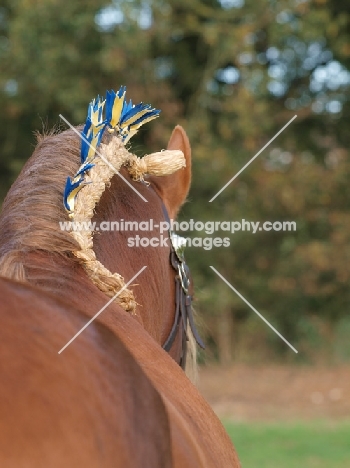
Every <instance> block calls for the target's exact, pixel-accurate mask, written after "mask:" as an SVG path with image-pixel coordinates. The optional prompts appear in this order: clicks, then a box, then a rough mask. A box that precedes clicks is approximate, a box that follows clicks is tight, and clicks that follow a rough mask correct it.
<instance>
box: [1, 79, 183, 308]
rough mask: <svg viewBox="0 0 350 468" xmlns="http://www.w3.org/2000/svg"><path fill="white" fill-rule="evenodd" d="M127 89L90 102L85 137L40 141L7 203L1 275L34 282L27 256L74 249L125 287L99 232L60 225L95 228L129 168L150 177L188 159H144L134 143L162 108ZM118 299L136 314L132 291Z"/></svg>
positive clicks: (104, 285)
mask: <svg viewBox="0 0 350 468" xmlns="http://www.w3.org/2000/svg"><path fill="white" fill-rule="evenodd" d="M125 91H126V90H125V87H121V88H120V89H119V91H118V92H117V93H115V92H114V91H109V92H107V95H106V99H105V100H102V99H101V98H100V97H98V98H97V99H94V100H93V101H92V102H91V103H90V105H89V108H88V116H87V120H86V123H85V126H84V128H83V131H82V133H81V135H82V139H81V141H80V142H77V138H76V137H75V136H74V134H73V132H72V131H67V132H63V133H62V134H58V135H50V136H48V137H45V138H43V139H42V140H41V141H40V142H39V144H38V146H37V148H36V150H35V152H34V154H33V156H32V158H30V160H29V161H28V163H27V164H26V165H25V167H24V168H23V170H22V172H21V174H20V176H19V177H18V179H17V180H16V182H15V183H14V185H13V186H12V188H11V189H10V191H9V193H8V195H7V197H6V199H5V201H4V205H3V211H2V214H1V216H0V225H1V226H2V231H1V239H0V274H2V275H4V276H7V277H10V278H13V279H17V280H20V281H26V280H27V273H26V261H25V259H26V255H27V254H28V253H29V252H31V251H33V250H41V251H48V252H52V253H58V254H61V255H64V256H67V255H68V256H70V257H71V256H72V255H73V258H75V259H76V260H77V262H78V263H79V264H81V265H82V266H83V267H84V269H85V271H86V273H87V275H88V276H89V277H90V279H91V280H92V281H93V282H94V284H95V285H96V286H97V287H98V288H99V289H100V290H101V291H103V292H104V293H105V294H106V295H108V296H110V297H113V296H115V295H116V294H117V293H118V292H120V290H121V289H122V288H123V287H124V286H125V283H124V279H123V278H122V277H121V276H120V275H119V274H118V273H116V272H114V273H113V272H110V271H109V270H108V269H107V268H105V267H104V266H103V265H102V264H101V263H100V262H99V261H98V260H97V259H96V255H95V252H94V250H93V232H91V231H89V230H83V231H74V230H71V231H70V232H67V231H60V229H59V221H62V220H64V219H66V220H71V221H74V222H84V223H85V226H87V224H86V223H88V222H89V221H91V219H92V217H93V215H94V210H95V207H96V205H97V204H98V202H99V200H100V198H101V196H102V194H103V192H104V190H105V188H106V187H107V186H108V185H109V183H110V180H111V179H112V177H113V176H114V175H115V173H117V172H119V170H120V168H121V167H122V166H124V167H126V168H127V169H128V171H129V173H130V175H131V176H132V177H133V179H134V180H143V177H144V175H145V174H151V175H155V176H164V175H170V174H172V173H173V172H175V171H177V170H178V169H180V168H182V167H184V166H185V164H186V163H185V158H184V155H183V153H182V152H181V151H177V150H176V151H161V152H159V153H153V154H150V155H146V156H144V157H143V158H138V157H137V156H135V155H134V154H132V153H131V152H130V151H129V150H128V149H127V148H126V146H125V145H126V144H127V142H128V141H129V140H130V138H131V137H132V136H133V135H134V134H135V133H136V132H137V131H138V129H139V128H140V127H141V125H143V124H144V123H146V122H148V121H150V120H152V119H153V118H156V117H158V115H159V111H158V110H156V109H153V108H152V107H151V106H150V105H148V104H143V103H140V104H138V105H133V104H132V102H131V101H129V102H127V101H126V100H125ZM104 112H105V114H104ZM77 144H78V145H79V146H78V147H77ZM79 150H80V165H78V164H79V162H78V160H77V152H78V151H79ZM67 176H68V178H67ZM64 180H65V181H66V186H65V187H64ZM62 194H63V203H62ZM141 203H142V202H141ZM117 301H118V302H119V303H120V305H121V306H122V307H123V308H124V309H125V310H127V311H130V312H133V311H134V309H135V307H136V302H135V300H134V296H133V293H132V291H130V290H128V289H124V290H123V291H122V292H121V293H120V294H119V296H118V298H117Z"/></svg>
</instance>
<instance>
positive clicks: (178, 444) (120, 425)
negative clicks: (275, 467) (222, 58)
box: [0, 127, 240, 468]
mask: <svg viewBox="0 0 350 468" xmlns="http://www.w3.org/2000/svg"><path fill="white" fill-rule="evenodd" d="M79 149H80V141H79V138H78V137H77V136H76V135H75V133H74V132H73V131H71V130H68V131H65V132H62V133H60V134H52V135H48V136H45V137H40V140H39V143H38V146H37V148H36V150H35V152H34V154H33V155H32V157H31V158H30V159H29V161H28V162H27V164H26V165H25V167H24V168H23V170H22V172H21V174H20V176H19V177H18V179H17V180H16V182H15V183H14V184H13V186H12V188H11V189H10V191H9V193H8V195H7V197H6V199H5V202H4V205H3V211H2V214H1V216H0V229H1V234H0V274H1V275H2V276H3V277H6V278H2V279H0V297H1V304H0V314H1V327H0V340H1V347H0V368H1V384H0V401H1V403H0V405H1V408H0V414H1V418H0V466H1V467H4V468H22V467H23V468H27V467H28V468H34V467H35V468H41V467H43V468H44V467H45V468H47V467H50V468H56V467H57V468H58V467H59V468H61V467H68V468H69V467H84V468H95V467H103V468H109V467H111V468H112V467H113V468H118V467H123V468H124V467H151V468H156V467H159V468H163V467H170V466H174V467H179V468H184V467H191V468H193V467H220V468H221V467H225V468H226V467H233V468H236V467H239V466H240V465H239V461H238V458H237V455H236V452H235V450H234V448H233V446H232V443H231V441H230V439H229V437H228V435H227V434H226V432H225V430H224V428H223V426H222V424H221V422H220V421H219V419H218V418H217V417H216V415H215V414H214V413H213V411H212V409H211V408H210V406H209V405H208V403H207V402H206V401H205V400H204V399H203V397H202V396H201V395H200V394H199V392H198V391H197V389H196V387H195V386H194V385H193V384H192V383H191V381H190V380H189V379H188V377H187V376H186V374H185V373H184V371H183V370H182V369H181V367H180V366H179V365H178V364H179V362H180V359H181V353H182V345H183V343H182V339H181V336H180V333H177V334H176V337H175V340H174V342H173V344H172V346H171V349H170V352H169V353H167V352H166V351H164V349H163V348H162V345H163V344H164V342H165V341H166V340H167V338H168V336H169V333H170V331H171V329H172V327H173V322H174V314H175V275H176V272H175V271H174V269H173V268H172V267H171V264H170V261H169V255H170V247H169V245H164V246H159V247H157V248H153V247H149V248H144V247H132V248H129V247H127V237H129V236H130V233H128V232H125V231H124V232H119V231H118V232H99V233H98V235H97V234H96V235H95V237H94V250H95V253H96V257H97V259H98V260H99V261H100V262H101V263H102V264H103V265H105V266H106V267H107V268H108V269H109V270H110V271H117V272H118V273H120V274H121V275H122V276H123V277H124V278H125V281H127V280H129V279H130V278H132V277H133V276H134V275H135V274H136V273H137V272H138V271H139V270H140V269H141V268H142V267H143V266H147V268H146V269H145V270H144V271H143V272H142V273H141V274H140V276H139V277H138V278H137V281H136V282H137V284H136V285H133V286H132V289H133V292H134V295H135V298H136V301H137V303H138V306H137V308H136V315H132V314H130V313H128V312H126V311H125V310H124V309H123V308H122V307H121V306H120V305H119V304H118V303H117V302H113V303H111V304H110V305H109V306H108V308H107V309H106V310H104V312H103V313H101V314H100V315H99V316H98V317H97V318H96V320H94V321H93V322H92V323H91V325H89V326H88V327H87V328H86V329H85V330H84V331H83V332H82V333H81V334H80V335H79V336H78V337H77V338H76V339H75V340H74V341H73V342H72V343H71V344H70V345H69V346H68V347H67V348H66V349H65V350H64V351H63V352H62V353H61V354H58V351H59V350H60V349H61V348H62V347H63V346H64V345H65V344H66V343H67V342H68V341H69V340H70V339H71V338H72V337H73V336H74V335H75V334H76V333H77V332H78V331H79V330H80V329H81V328H82V327H83V326H84V325H85V324H86V323H87V322H88V321H89V319H90V318H92V317H93V316H94V315H95V314H96V312H97V311H98V310H100V309H101V308H102V307H103V306H104V305H105V304H106V302H107V300H108V298H107V297H106V296H105V295H104V293H103V292H101V291H100V290H99V289H98V288H97V287H96V286H95V285H94V284H93V283H92V282H91V280H90V279H89V278H88V276H87V275H86V273H85V271H84V269H83V268H82V266H81V264H80V263H79V261H77V259H76V258H75V257H74V256H73V255H72V251H74V250H75V249H76V247H77V246H76V243H75V241H74V239H73V238H72V237H71V236H70V235H69V233H68V232H65V231H61V230H60V229H59V221H60V220H63V219H66V215H65V213H64V210H63V207H62V201H61V200H62V187H63V186H64V183H65V179H66V176H67V173H74V171H76V169H77V167H78V166H79ZM168 149H179V150H181V151H182V152H183V153H184V155H185V158H186V168H184V169H182V170H179V171H177V172H175V173H174V174H172V175H169V176H162V177H154V176H152V177H149V178H148V182H149V184H142V183H140V182H134V181H133V180H132V179H131V178H130V176H129V174H128V172H127V171H124V169H122V170H121V173H122V175H123V176H124V177H125V178H127V180H128V181H129V183H130V184H132V185H133V186H134V187H135V188H136V189H137V191H138V192H140V193H141V194H142V195H143V196H144V197H145V198H146V199H147V201H148V203H145V202H144V201H142V200H141V199H140V197H139V196H138V194H137V193H135V192H134V191H133V190H131V189H130V187H128V185H127V184H125V182H124V181H122V180H121V179H120V178H119V177H118V176H117V175H115V176H114V177H113V179H112V181H111V184H110V187H109V188H108V189H107V190H106V191H105V192H104V194H103V195H102V198H101V200H100V202H99V203H98V205H97V207H96V212H95V218H94V221H96V222H100V221H114V220H118V219H119V220H120V219H124V220H132V221H136V222H141V221H144V220H150V219H153V220H154V224H155V225H157V224H158V225H159V223H160V222H161V221H164V209H163V206H165V208H166V211H167V212H168V214H169V217H170V218H175V216H176V214H177V213H178V211H179V208H180V207H181V205H182V204H183V202H184V201H185V199H186V196H187V193H188V190H189V186H190V180H191V154H190V153H191V151H190V145H189V142H188V139H187V136H186V134H185V132H184V131H183V129H182V128H181V127H176V128H175V130H174V131H173V134H172V136H171V138H170V141H169V144H168ZM136 234H137V232H133V233H132V236H135V235H136ZM139 234H140V235H142V236H143V237H145V235H147V236H150V237H151V236H152V237H154V236H155V235H156V236H159V234H160V233H159V232H157V233H156V234H155V233H154V232H151V233H146V232H139Z"/></svg>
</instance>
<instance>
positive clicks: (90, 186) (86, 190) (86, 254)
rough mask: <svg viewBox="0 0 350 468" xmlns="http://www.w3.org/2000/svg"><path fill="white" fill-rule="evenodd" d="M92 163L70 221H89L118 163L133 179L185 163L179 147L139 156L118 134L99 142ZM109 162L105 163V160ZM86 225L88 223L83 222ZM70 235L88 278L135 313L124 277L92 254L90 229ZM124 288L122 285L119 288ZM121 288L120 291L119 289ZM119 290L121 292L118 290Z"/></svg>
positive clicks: (168, 171)
mask: <svg viewBox="0 0 350 468" xmlns="http://www.w3.org/2000/svg"><path fill="white" fill-rule="evenodd" d="M99 154H101V155H102V156H103V158H101V157H98V156H97V157H96V159H95V160H94V163H95V166H94V167H93V168H92V169H91V170H90V176H89V177H86V182H88V183H87V185H85V186H84V187H83V188H82V189H81V190H80V191H79V193H78V195H77V199H76V202H75V209H74V222H77V223H89V222H90V221H91V219H92V217H93V215H94V210H95V207H96V205H97V203H98V202H99V200H100V198H101V196H102V194H103V192H104V191H105V189H106V185H107V184H108V183H109V182H110V180H111V178H112V177H113V175H114V174H115V173H116V172H119V170H120V168H121V166H123V165H126V167H127V168H128V170H129V172H130V174H131V176H132V177H133V178H134V179H135V180H143V176H144V174H146V173H147V174H152V175H156V176H162V175H170V174H172V173H174V172H175V171H177V170H178V169H180V168H182V167H184V166H185V165H186V161H185V158H184V155H183V153H182V151H177V150H175V151H168V150H167V151H161V152H159V153H153V154H149V155H146V156H144V158H142V159H140V158H138V157H137V156H135V155H134V154H131V153H129V151H128V150H127V149H126V148H125V146H124V143H123V142H122V140H121V139H120V138H119V137H116V136H115V137H113V138H112V140H111V141H110V142H109V143H108V144H103V143H102V144H101V146H100V148H99ZM106 160H107V161H108V162H109V163H110V164H106V162H105V161H106ZM86 226H88V224H86ZM71 234H72V236H73V237H74V239H75V240H76V241H77V242H78V244H79V245H80V247H81V249H80V250H77V251H75V252H73V254H74V255H75V257H77V258H78V259H79V260H80V261H81V263H82V265H83V268H84V269H85V271H86V273H87V275H88V276H89V277H90V279H91V280H92V282H93V283H94V284H95V285H96V286H97V287H98V288H99V289H100V290H101V291H102V292H104V293H105V294H106V295H107V296H109V297H114V296H115V295H116V294H117V293H119V294H118V297H116V301H117V302H118V303H119V305H120V306H121V307H123V309H124V310H126V311H128V312H131V313H135V308H136V301H135V298H134V294H133V292H132V291H131V290H129V289H127V288H125V282H124V278H123V277H122V276H121V275H119V274H118V273H111V272H110V271H109V270H108V269H107V268H106V267H104V266H103V265H102V263H101V262H99V261H98V260H97V258H96V255H95V252H94V250H93V232H92V231H91V230H88V229H86V230H82V231H72V232H71ZM123 288H125V289H123ZM122 289H123V291H121V290H122ZM120 291H121V292H120Z"/></svg>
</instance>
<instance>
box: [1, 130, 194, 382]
mask: <svg viewBox="0 0 350 468" xmlns="http://www.w3.org/2000/svg"><path fill="white" fill-rule="evenodd" d="M78 129H79V130H80V129H81V128H78ZM107 138H108V136H107ZM103 140H105V139H103ZM80 145H81V141H80V138H79V137H78V136H77V135H76V133H75V132H74V131H73V130H66V131H63V132H60V133H58V132H57V131H55V130H54V131H51V132H49V133H48V134H38V135H37V146H36V148H35V150H34V153H33V155H32V156H31V158H30V159H29V160H28V161H27V163H26V164H25V165H24V167H23V169H22V171H21V173H20V175H19V176H18V178H17V179H16V181H15V182H14V183H13V185H12V187H11V188H10V190H9V192H8V194H7V196H6V198H5V200H4V203H3V206H2V211H1V214H0V226H1V232H0V276H4V277H7V278H10V279H14V280H17V281H21V282H30V283H35V284H37V285H40V287H42V288H44V289H47V290H50V289H56V288H59V283H64V282H65V279H66V278H65V274H67V277H69V280H70V277H71V271H72V267H73V268H74V269H75V268H78V267H79V266H80V265H82V261H81V259H79V258H77V257H76V256H75V255H74V254H73V253H74V252H76V251H79V250H80V248H81V246H80V245H79V243H78V242H77V241H76V240H75V239H74V237H73V236H72V235H71V232H69V231H68V230H61V229H60V228H59V223H60V222H67V220H68V217H67V212H66V211H65V208H64V205H63V200H62V192H63V188H64V186H65V183H66V179H67V175H68V174H75V173H76V172H77V170H78V168H79V166H80ZM35 255H40V261H35V262H34V263H33V259H34V258H35ZM58 259H60V260H61V262H62V261H63V262H62V263H63V264H65V267H63V268H60V269H59V270H57V269H56V267H57V261H58ZM68 283H69V281H68ZM53 285H54V286H53ZM66 286H67V283H66V284H65V287H66ZM124 292H125V293H126V292H127V290H126V291H124ZM189 337H190V345H189V347H188V353H189V355H188V358H187V364H186V373H187V374H188V375H191V376H192V378H193V376H195V375H196V369H197V368H196V343H195V340H194V338H193V336H192V333H189Z"/></svg>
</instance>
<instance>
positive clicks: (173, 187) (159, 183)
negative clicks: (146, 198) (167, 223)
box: [149, 125, 191, 219]
mask: <svg viewBox="0 0 350 468" xmlns="http://www.w3.org/2000/svg"><path fill="white" fill-rule="evenodd" d="M167 149H168V150H181V151H182V152H183V154H184V156H185V159H186V167H184V168H183V169H179V170H178V171H176V172H175V173H174V174H172V175H169V176H162V177H154V176H152V177H150V178H149V181H150V182H151V183H152V185H153V186H154V188H155V189H156V191H157V192H158V193H159V195H160V196H161V198H162V200H163V202H164V204H165V207H166V209H167V210H168V213H169V217H170V218H171V219H175V217H176V215H177V213H178V211H179V209H180V207H181V205H182V204H183V203H184V201H185V200H186V197H187V194H188V191H189V189H190V185H191V146H190V142H189V140H188V137H187V135H186V132H185V130H184V129H183V128H182V127H181V126H180V125H177V126H176V127H175V128H174V130H173V133H172V134H171V137H170V140H169V143H168V148H167Z"/></svg>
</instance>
